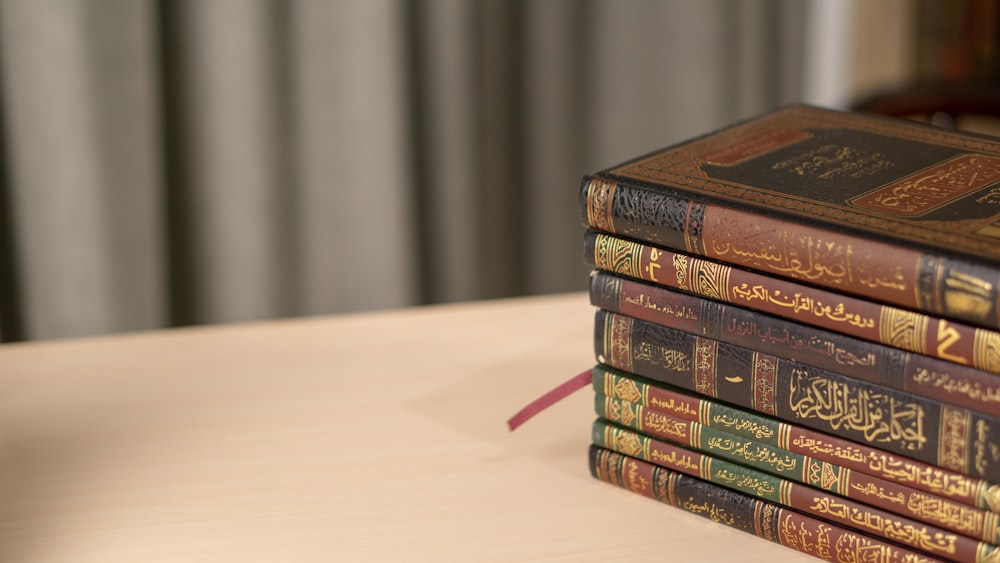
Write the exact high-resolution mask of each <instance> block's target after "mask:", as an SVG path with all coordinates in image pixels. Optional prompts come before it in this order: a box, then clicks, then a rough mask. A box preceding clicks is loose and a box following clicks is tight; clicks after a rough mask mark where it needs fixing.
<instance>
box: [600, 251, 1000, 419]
mask: <svg viewBox="0 0 1000 563" xmlns="http://www.w3.org/2000/svg"><path fill="white" fill-rule="evenodd" d="M590 302H591V304H592V305H595V306H597V307H599V308H601V309H604V310H606V311H611V312H613V313H621V314H623V315H628V316H630V317H635V318H637V319H642V320H644V321H650V322H654V323H658V324H662V325H664V326H669V327H673V328H677V329H680V330H683V331H685V332H690V333H693V334H697V335H701V336H707V337H709V338H713V339H716V340H720V341H723V342H728V343H730V344H735V345H736V346H742V347H744V348H752V349H754V350H757V351H760V352H764V353H765V354H771V355H774V356H780V357H783V358H787V359H790V360H794V361H797V362H802V363H804V364H808V365H811V366H815V367H819V368H823V369H827V370H831V371H836V372H837V373H840V374H842V375H847V376H850V377H854V378H857V379H864V380H866V381H871V382H873V383H878V384H880V385H885V386H886V387H891V388H893V389H899V390H901V391H906V392H908V393H913V394H914V395H920V396H923V397H928V398H931V399H935V400H938V401H942V402H946V403H950V404H953V405H955V406H961V407H965V408H968V409H972V410H975V411H979V412H983V413H987V414H993V413H996V412H997V411H998V410H1000V376H997V375H996V374H992V373H988V372H985V371H983V370H979V369H975V368H972V367H970V366H964V365H960V364H956V363H953V362H946V361H944V360H940V359H937V358H933V357H931V356H926V355H922V354H915V353H912V352H908V351H905V350H901V349H899V348H893V347H891V346H885V345H882V344H878V343H875V342H871V341H868V340H863V339H860V338H856V337H854V336H851V335H848V334H843V333H837V332H832V331H827V330H823V329H820V328H817V327H807V326H805V325H803V324H800V323H796V322H793V321H791V320H788V319H786V318H783V317H778V316H774V315H768V314H765V313H761V312H759V311H754V310H752V309H747V308H745V307H738V306H734V305H729V304H726V303H724V302H721V301H716V300H714V299H707V298H705V297H701V296H699V295H693V294H690V293H684V292H681V291H676V290H673V289H670V288H668V287H665V286H662V285H656V284H650V283H643V282H639V281H636V280H632V279H629V278H625V277H622V276H618V275H615V274H612V273H609V272H604V271H600V270H595V271H594V272H593V273H592V274H591V276H590Z"/></svg>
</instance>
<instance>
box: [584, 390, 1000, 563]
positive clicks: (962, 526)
mask: <svg viewBox="0 0 1000 563" xmlns="http://www.w3.org/2000/svg"><path fill="white" fill-rule="evenodd" d="M594 407H595V411H596V412H597V414H598V416H600V417H601V418H603V419H605V420H608V421H611V422H614V423H617V424H621V425H622V426H624V427H627V428H629V429H631V430H634V431H638V432H640V433H642V434H645V435H646V436H651V437H655V438H659V439H663V440H669V441H670V442H673V443H675V444H680V445H682V446H689V447H691V448H693V449H695V450H698V451H699V452H701V453H704V454H706V455H709V456H713V457H715V458H719V459H725V460H727V461H728V462H731V463H735V464H739V465H741V466H745V467H744V468H743V469H746V468H754V469H757V470H760V471H764V472H767V473H770V474H771V475H775V476H777V477H782V478H785V479H788V480H790V481H798V482H799V483H804V484H806V485H809V486H811V487H815V488H817V489H821V490H823V491H826V492H828V493H832V494H833V495H835V496H838V497H843V498H849V499H853V500H856V501H860V502H863V503H867V504H870V505H872V506H877V507H879V508H883V509H885V510H887V511H889V512H892V513H895V514H897V515H901V516H906V517H908V518H911V519H913V520H917V521H920V522H924V523H927V524H932V525H934V526H939V527H941V528H943V529H946V530H949V531H951V532H954V533H957V534H961V535H963V536H965V537H968V538H972V539H975V540H979V541H982V542H986V543H989V544H996V543H997V542H998V541H1000V515H998V514H997V513H995V512H988V511H985V510H981V509H978V508H972V507H971V506H966V505H964V504H961V503H957V502H954V501H950V500H947V499H944V498H941V497H939V496H935V495H930V494H927V493H924V492H922V491H918V490H916V489H913V488H910V487H907V486H905V485H900V484H898V483H893V482H891V481H886V480H885V479H880V478H878V477H873V476H871V475H865V474H863V473H855V472H852V471H851V470H850V469H847V468H844V467H842V466H838V465H835V464H832V463H828V462H825V461H819V460H815V459H812V458H809V457H808V456H804V455H802V454H797V453H794V452H790V451H788V450H783V449H781V448H778V447H775V446H771V445H768V444H763V443H761V442H758V441H756V440H753V439H750V438H743V437H740V436H736V435H734V434H730V433H728V432H723V431H721V430H719V429H717V428H712V427H709V426H702V425H701V424H698V423H697V422H693V421H690V420H682V419H678V418H676V417H672V416H670V415H668V414H664V413H662V412H658V411H655V410H652V409H647V408H645V407H643V406H641V405H637V404H634V403H628V402H626V401H622V400H620V399H615V398H611V397H607V396H605V395H600V394H598V395H595V398H594ZM640 438H642V436H639V435H636V436H632V437H631V438H630V439H632V440H633V443H632V445H633V446H635V447H636V448H638V447H639V446H640V445H641V444H642V443H643V442H642V440H641V439H640ZM595 440H597V438H595ZM634 440H638V441H634ZM604 445H605V447H611V446H607V445H606V444H604ZM648 445H649V444H647V446H648ZM623 453H626V454H628V455H632V456H636V455H637V454H636V453H634V452H630V451H626V452H623ZM661 453H664V452H661ZM646 454H647V455H649V456H654V459H646V458H643V459H646V461H650V462H652V463H658V459H659V458H657V457H655V456H658V455H659V454H654V453H652V452H649V451H647V452H646ZM665 455H666V454H665ZM638 457H640V458H642V456H638ZM739 472H740V470H739V469H737V470H736V473H739ZM744 474H745V473H744ZM695 476H696V477H700V478H702V479H705V478H706V477H704V476H702V475H695ZM772 484H773V483H772ZM758 496H759V495H758ZM768 500H772V501H775V500H776V499H773V498H770V499H768ZM914 547H915V546H914ZM998 555H1000V553H998Z"/></svg>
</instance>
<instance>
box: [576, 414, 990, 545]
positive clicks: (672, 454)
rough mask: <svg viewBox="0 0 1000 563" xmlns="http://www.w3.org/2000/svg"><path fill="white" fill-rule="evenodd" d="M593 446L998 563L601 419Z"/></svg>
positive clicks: (929, 530) (926, 531) (877, 513)
mask: <svg viewBox="0 0 1000 563" xmlns="http://www.w3.org/2000/svg"><path fill="white" fill-rule="evenodd" d="M592 435H593V443H594V444H595V445H597V446H600V447H602V448H607V449H609V450H613V451H616V452H618V453H620V454H624V455H627V456H631V457H634V458H636V459H640V460H642V461H646V462H649V463H652V464H654V465H658V466H660V467H665V468H667V469H669V470H671V471H677V472H678V473H684V474H686V475H691V476H693V477H697V478H699V479H703V480H705V481H710V482H712V483H717V484H719V485H722V486H723V487H726V488H729V489H734V490H737V491H740V492H742V493H746V494H748V495H751V496H755V497H759V498H761V499H763V500H766V501H768V502H773V503H775V504H780V505H782V506H787V507H789V508H793V509H796V510H798V511H800V512H805V513H807V514H815V515H817V516H820V517H822V518H824V519H826V520H829V521H831V522H834V523H837V524H841V525H843V526H844V527H846V528H853V529H855V530H858V531H860V532H865V533H869V534H872V535H874V536H876V537H881V538H883V539H886V540H890V541H895V542H898V543H899V544H901V545H904V546H907V547H912V548H914V549H918V550H921V551H926V552H927V553H929V554H931V555H934V556H937V557H944V558H947V559H949V560H953V561H960V562H966V563H983V562H985V561H989V560H990V559H991V558H994V557H995V555H993V554H994V553H996V552H997V551H998V548H997V546H996V545H992V544H990V543H987V542H983V541H978V540H976V539H973V538H970V537H967V536H964V535H961V534H956V533H954V532H952V531H948V530H944V529H942V528H939V527H937V526H933V525H929V524H927V523H925V522H920V521H917V520H913V519H910V518H906V517H904V516H900V515H898V514H892V513H891V512H889V511H885V510H880V509H878V508H875V507H872V506H869V505H867V504H864V503H862V502H857V501H855V500H852V499H850V498H844V497H843V496H839V495H836V494H833V493H830V492H826V491H822V490H818V489H815V488H812V487H807V486H804V485H802V484H800V483H796V482H793V481H792V480H788V479H783V478H781V477H777V476H775V475H770V474H768V473H765V472H763V471H758V470H756V469H751V468H748V467H746V466H743V465H739V464H736V463H732V462H729V461H726V460H724V459H721V458H719V457H717V456H713V455H709V454H707V453H703V452H699V451H695V450H693V449H688V448H684V447H681V446H679V445H676V444H671V443H669V442H666V441H663V440H657V439H655V438H652V437H650V436H646V435H644V434H642V433H639V432H635V431H633V430H629V429H627V428H623V427H621V426H618V425H615V424H612V423H610V422H608V421H607V420H602V419H598V420H596V421H594V424H593V427H592Z"/></svg>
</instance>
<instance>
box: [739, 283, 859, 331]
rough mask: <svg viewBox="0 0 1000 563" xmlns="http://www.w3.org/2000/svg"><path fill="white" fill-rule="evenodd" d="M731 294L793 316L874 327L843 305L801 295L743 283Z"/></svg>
mask: <svg viewBox="0 0 1000 563" xmlns="http://www.w3.org/2000/svg"><path fill="white" fill-rule="evenodd" d="M732 293H733V295H734V296H736V297H739V298H740V299H742V300H743V301H746V302H747V303H753V302H754V301H764V302H766V303H770V304H772V305H777V306H778V307H784V308H786V309H789V310H791V312H792V313H793V314H794V315H800V314H802V313H810V314H812V315H814V316H816V317H823V318H826V319H829V320H831V321H834V322H838V323H846V324H849V325H851V326H855V327H858V328H872V327H874V326H875V319H873V318H872V317H866V316H863V315H861V314H859V313H851V312H849V311H847V308H846V307H845V305H844V304H843V303H837V304H835V305H833V306H831V305H827V304H824V303H823V302H822V301H820V300H819V299H816V298H813V297H809V296H808V295H803V294H802V293H792V294H787V293H783V292H782V291H781V290H778V289H776V290H770V289H768V288H767V287H765V286H763V285H753V286H751V285H749V284H747V283H745V282H744V283H742V284H740V285H738V286H736V287H733V288H732Z"/></svg>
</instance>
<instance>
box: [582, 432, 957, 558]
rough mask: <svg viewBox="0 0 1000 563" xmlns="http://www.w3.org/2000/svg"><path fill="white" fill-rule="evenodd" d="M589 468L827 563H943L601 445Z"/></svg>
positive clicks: (597, 475) (633, 489)
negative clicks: (934, 562) (863, 562)
mask: <svg viewBox="0 0 1000 563" xmlns="http://www.w3.org/2000/svg"><path fill="white" fill-rule="evenodd" d="M589 465H590V472H591V475H593V476H594V477H595V478H597V479H598V480H601V481H604V482H606V483H610V484H612V485H617V486H619V487H622V488H624V489H626V490H629V491H631V492H633V493H636V494H640V495H643V496H645V497H648V498H651V499H655V500H658V501H660V502H663V503H666V504H669V505H672V506H674V507H677V508H680V509H682V510H685V511H687V512H691V513H693V514H697V515H699V516H702V517H704V518H709V519H711V520H712V521H713V522H717V523H720V524H723V525H726V526H730V527H732V528H735V529H737V530H742V531H744V532H747V533H749V534H753V535H755V536H758V537H761V538H764V539H766V540H768V541H772V542H775V543H778V544H781V545H783V546H785V547H789V548H791V549H795V550H797V551H801V552H803V553H807V554H809V555H812V556H814V557H818V558H820V559H824V560H826V561H833V562H836V563H858V562H859V561H878V562H880V563H924V562H929V561H941V560H942V559H940V558H939V557H936V556H932V555H928V554H926V552H923V551H917V550H913V549H908V548H905V547H900V546H899V545H898V544H896V543H895V542H889V541H886V540H883V539H879V538H874V537H871V536H869V535H867V534H862V533H860V532H858V531H856V530H854V529H851V528H847V527H844V526H841V525H838V524H832V523H830V522H828V521H825V520H821V519H819V518H815V517H813V516H809V515H807V514H802V513H800V512H798V511H795V510H792V509H789V508H783V507H781V506H779V505H777V504H775V503H773V502H768V501H765V500H762V499H760V498H757V497H754V496H751V495H748V494H745V493H741V492H738V491H734V490H731V489H727V488H725V487H721V486H719V485H716V484H714V483H710V482H708V481H704V480H701V479H698V478H696V477H691V476H688V475H684V474H683V473H679V472H676V471H671V470H669V469H667V468H665V467H659V466H657V465H654V464H651V463H648V462H645V461H642V460H639V459H636V458H634V457H631V456H626V455H622V454H620V453H618V452H614V451H611V450H608V449H606V448H601V447H599V446H595V445H591V446H590V456H589Z"/></svg>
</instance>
